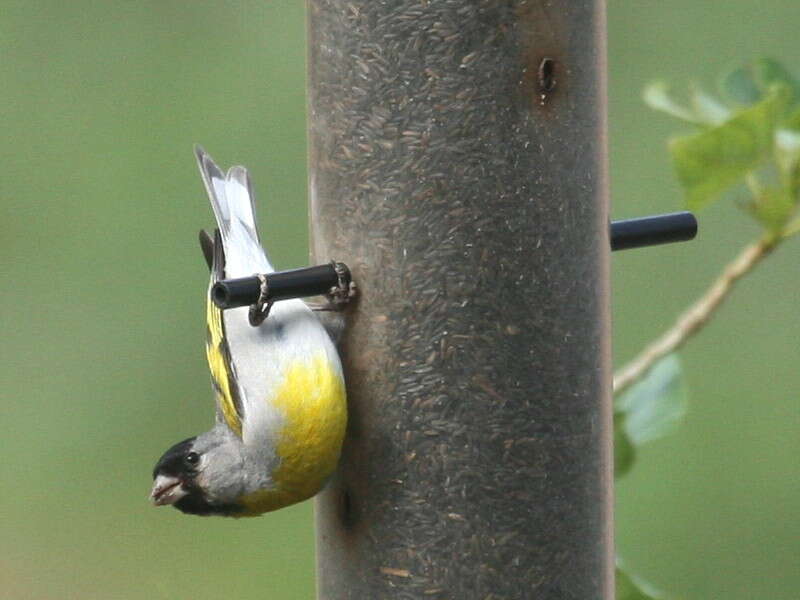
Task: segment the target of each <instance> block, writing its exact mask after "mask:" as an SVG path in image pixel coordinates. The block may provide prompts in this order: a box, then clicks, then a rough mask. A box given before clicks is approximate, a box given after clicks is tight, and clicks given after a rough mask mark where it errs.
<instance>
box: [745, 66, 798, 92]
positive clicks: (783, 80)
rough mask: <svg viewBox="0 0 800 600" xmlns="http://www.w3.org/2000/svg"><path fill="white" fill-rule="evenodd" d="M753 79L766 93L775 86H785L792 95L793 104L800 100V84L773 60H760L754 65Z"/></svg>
mask: <svg viewBox="0 0 800 600" xmlns="http://www.w3.org/2000/svg"><path fill="white" fill-rule="evenodd" d="M752 71H753V79H755V81H756V84H757V85H758V87H759V89H760V90H761V91H762V92H764V91H766V90H769V88H770V87H772V86H773V85H775V84H784V85H786V87H788V88H789V90H790V91H791V93H792V100H791V101H792V103H794V102H796V101H797V100H800V82H798V81H797V80H796V79H795V78H794V77H793V76H792V74H791V73H790V72H789V70H788V69H787V68H786V67H784V66H783V65H782V64H781V63H779V62H778V61H777V60H775V59H773V58H760V59H758V60H756V61H755V62H754V63H753V67H752Z"/></svg>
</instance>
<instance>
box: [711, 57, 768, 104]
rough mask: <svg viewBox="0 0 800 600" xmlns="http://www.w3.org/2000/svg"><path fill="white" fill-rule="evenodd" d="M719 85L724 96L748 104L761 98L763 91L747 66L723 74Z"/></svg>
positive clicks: (732, 100) (738, 102)
mask: <svg viewBox="0 0 800 600" xmlns="http://www.w3.org/2000/svg"><path fill="white" fill-rule="evenodd" d="M719 87H720V90H721V91H722V94H723V96H725V97H726V98H727V99H728V100H730V101H731V102H735V103H737V104H744V105H746V106H747V105H750V104H755V103H756V102H758V101H759V100H760V99H761V91H760V90H759V89H758V85H757V84H756V82H755V81H753V75H752V73H751V72H750V69H748V68H747V67H736V68H735V69H732V70H730V71H728V72H727V73H725V74H723V76H722V78H721V79H720V86H719Z"/></svg>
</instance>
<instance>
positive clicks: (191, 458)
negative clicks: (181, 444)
mask: <svg viewBox="0 0 800 600" xmlns="http://www.w3.org/2000/svg"><path fill="white" fill-rule="evenodd" d="M184 460H185V461H186V462H187V463H188V464H190V465H196V464H197V463H199V462H200V455H199V454H198V453H197V452H189V454H187V455H186V458H185V459H184Z"/></svg>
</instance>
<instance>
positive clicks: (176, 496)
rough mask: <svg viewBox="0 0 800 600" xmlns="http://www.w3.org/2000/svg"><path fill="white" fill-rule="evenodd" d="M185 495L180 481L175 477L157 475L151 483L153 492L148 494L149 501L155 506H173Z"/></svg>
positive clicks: (185, 492)
mask: <svg viewBox="0 0 800 600" xmlns="http://www.w3.org/2000/svg"><path fill="white" fill-rule="evenodd" d="M187 493H188V492H187V491H186V490H184V489H183V485H181V480H180V479H178V478H177V477H170V476H168V475H159V476H158V477H156V479H155V481H154V482H153V491H152V492H150V500H152V501H153V504H155V505H156V506H163V505H165V504H175V503H176V502H177V501H178V500H180V499H181V498H183V497H184V496H185V495H186V494H187Z"/></svg>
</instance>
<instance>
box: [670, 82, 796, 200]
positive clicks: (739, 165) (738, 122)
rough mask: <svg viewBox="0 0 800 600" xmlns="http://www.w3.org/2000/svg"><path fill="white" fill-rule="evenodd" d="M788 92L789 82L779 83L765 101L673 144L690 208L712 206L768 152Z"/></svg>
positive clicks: (783, 112) (784, 109) (671, 148)
mask: <svg viewBox="0 0 800 600" xmlns="http://www.w3.org/2000/svg"><path fill="white" fill-rule="evenodd" d="M789 96H790V94H789V90H788V89H787V88H786V86H784V85H778V86H776V87H773V88H772V89H771V90H770V92H769V94H768V95H767V97H766V98H764V100H762V101H761V102H759V103H758V104H755V105H753V106H751V107H750V108H747V109H744V110H742V111H740V112H739V113H737V114H736V115H735V116H734V117H732V118H731V119H729V120H728V121H726V122H725V123H723V124H722V125H719V126H718V127H713V128H711V129H706V130H704V131H701V132H700V133H698V134H695V135H690V136H684V137H679V138H676V139H674V140H672V141H671V142H670V151H671V153H672V159H673V162H674V165H675V169H676V171H677V174H678V179H679V181H680V182H681V184H682V185H683V187H684V189H685V191H686V204H687V206H688V207H689V208H690V209H692V210H697V209H699V208H702V207H704V206H706V205H708V204H710V203H711V202H712V201H713V200H714V199H715V198H716V197H717V196H719V194H721V193H722V192H724V191H725V190H726V189H727V188H729V187H731V186H732V185H734V184H736V183H738V182H739V181H741V180H742V179H743V178H744V176H745V175H746V174H747V172H748V171H751V170H752V169H754V168H756V167H757V166H758V165H759V163H761V162H762V161H763V160H764V159H765V158H766V157H767V156H769V154H770V152H771V151H772V144H773V137H774V133H775V130H776V129H777V127H778V124H779V123H780V122H781V120H782V119H783V117H784V115H785V112H786V109H787V107H788V103H789Z"/></svg>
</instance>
